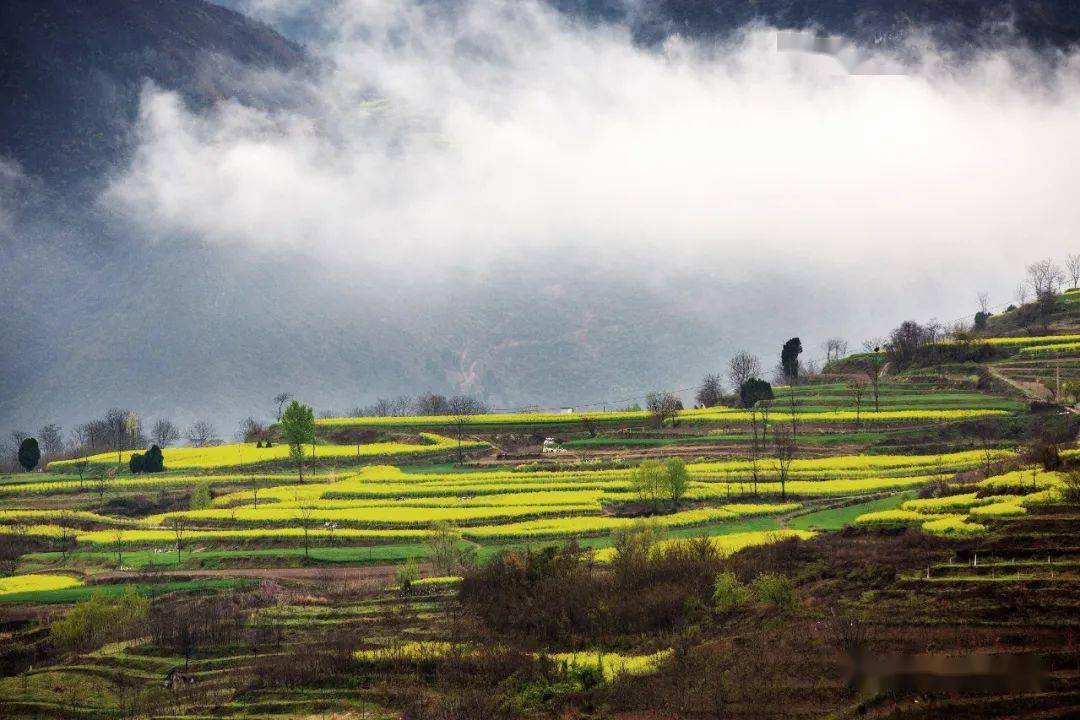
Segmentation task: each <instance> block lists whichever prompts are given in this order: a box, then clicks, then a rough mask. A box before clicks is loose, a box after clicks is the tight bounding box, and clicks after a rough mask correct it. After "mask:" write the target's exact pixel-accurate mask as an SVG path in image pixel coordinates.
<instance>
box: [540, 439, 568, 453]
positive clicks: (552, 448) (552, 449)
mask: <svg viewBox="0 0 1080 720" xmlns="http://www.w3.org/2000/svg"><path fill="white" fill-rule="evenodd" d="M540 452H545V453H563V452H566V450H564V449H563V448H561V447H559V444H558V443H557V442H556V441H555V438H544V444H543V445H542V446H541V448H540Z"/></svg>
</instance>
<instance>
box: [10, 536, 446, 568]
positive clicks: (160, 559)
mask: <svg viewBox="0 0 1080 720" xmlns="http://www.w3.org/2000/svg"><path fill="white" fill-rule="evenodd" d="M323 539H325V538H323ZM428 553H429V548H428V547H427V545H425V544H423V543H420V542H415V543H404V544H391V545H360V546H349V547H337V546H333V547H327V546H315V547H312V548H310V549H309V551H308V553H306V554H305V552H304V548H302V547H288V548H245V549H243V550H203V549H185V550H183V551H181V553H180V556H179V558H178V557H177V553H176V552H175V551H173V550H172V549H158V550H124V551H123V553H122V556H121V559H122V562H123V566H124V567H125V568H131V569H135V570H142V569H146V568H157V569H176V568H181V567H185V566H196V567H220V566H222V563H223V561H224V563H228V562H229V561H247V560H252V559H259V560H264V559H265V560H279V559H292V560H297V561H299V560H301V559H305V558H306V559H308V560H309V561H311V562H315V563H326V564H337V563H340V564H381V563H400V562H404V561H406V560H409V559H416V560H420V559H423V558H426V557H427V556H428ZM69 560H70V561H71V562H73V563H76V564H81V563H85V564H87V565H90V566H100V567H113V566H114V565H115V564H116V561H117V553H116V551H115V550H101V551H78V552H73V553H70V555H69ZM23 562H24V563H25V564H26V565H27V566H31V565H35V566H38V567H40V568H42V569H44V568H47V567H48V566H50V565H55V564H56V563H59V562H61V555H60V553H59V552H44V553H30V554H28V555H24V556H23Z"/></svg>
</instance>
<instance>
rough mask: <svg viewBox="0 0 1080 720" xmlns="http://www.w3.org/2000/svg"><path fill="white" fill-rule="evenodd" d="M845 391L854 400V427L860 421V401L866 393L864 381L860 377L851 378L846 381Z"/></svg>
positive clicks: (858, 424) (858, 425)
mask: <svg viewBox="0 0 1080 720" xmlns="http://www.w3.org/2000/svg"><path fill="white" fill-rule="evenodd" d="M847 391H848V394H849V395H851V399H852V400H854V401H855V427H856V428H858V427H860V426H861V422H862V403H863V397H864V396H865V395H866V381H865V380H863V379H861V378H852V379H851V380H849V381H848V384H847Z"/></svg>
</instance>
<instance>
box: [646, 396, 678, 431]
mask: <svg viewBox="0 0 1080 720" xmlns="http://www.w3.org/2000/svg"><path fill="white" fill-rule="evenodd" d="M645 407H646V408H648V410H649V414H651V415H652V418H653V422H655V423H656V426H657V427H658V428H661V427H663V426H664V421H665V420H667V419H669V418H670V419H671V421H672V423H673V424H674V422H675V419H676V418H677V417H678V415H679V411H680V410H682V409H683V407H682V401H681V400H679V397H678V396H677V395H675V394H674V393H670V392H651V393H649V394H648V395H646V396H645Z"/></svg>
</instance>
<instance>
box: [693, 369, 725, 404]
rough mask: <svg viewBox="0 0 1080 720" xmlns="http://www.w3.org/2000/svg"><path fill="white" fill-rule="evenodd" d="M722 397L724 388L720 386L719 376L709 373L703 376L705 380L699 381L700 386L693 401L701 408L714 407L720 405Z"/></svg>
mask: <svg viewBox="0 0 1080 720" xmlns="http://www.w3.org/2000/svg"><path fill="white" fill-rule="evenodd" d="M723 397H724V388H723V385H722V384H721V381H720V376H719V375H716V374H714V373H709V374H708V375H706V376H705V379H704V380H702V381H701V386H700V387H699V388H698V391H697V395H696V396H695V399H696V400H697V401H698V403H700V404H701V405H702V407H714V406H716V405H719V404H720V401H721V400H722V399H723Z"/></svg>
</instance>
